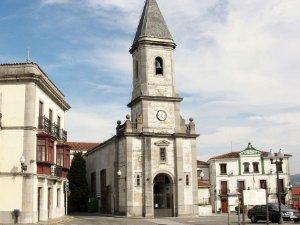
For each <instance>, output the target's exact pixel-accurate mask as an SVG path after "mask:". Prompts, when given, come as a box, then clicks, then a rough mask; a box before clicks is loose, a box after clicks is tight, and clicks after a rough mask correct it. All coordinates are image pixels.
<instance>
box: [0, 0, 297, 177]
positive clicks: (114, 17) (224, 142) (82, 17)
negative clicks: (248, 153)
mask: <svg viewBox="0 0 300 225" xmlns="http://www.w3.org/2000/svg"><path fill="white" fill-rule="evenodd" d="M157 2H158V4H159V6H160V8H161V11H162V13H163V15H164V17H165V20H166V22H167V24H168V26H169V29H170V30H171V33H172V35H173V37H174V40H175V42H176V44H177V45H178V47H177V48H176V50H175V77H176V84H177V89H178V92H179V94H180V96H181V97H183V98H184V101H183V102H182V104H181V113H182V115H183V117H184V118H185V119H186V120H187V119H188V118H190V117H193V118H194V119H195V122H196V126H197V132H198V133H199V134H200V135H201V136H200V137H199V139H198V141H197V150H198V158H199V159H201V160H208V159H209V158H210V157H212V156H214V155H216V154H223V153H227V152H230V151H231V150H233V151H241V150H243V149H245V148H246V147H247V143H248V142H251V143H252V144H253V146H254V147H255V148H257V149H259V150H263V151H269V150H270V149H273V150H274V151H278V150H279V149H280V148H281V149H283V150H284V152H286V153H289V154H292V155H293V157H292V158H291V162H290V164H291V165H290V167H291V172H292V173H300V154H299V150H300V88H299V87H300V13H299V10H300V1H299V0H243V1H241V0H184V1H183V0H157ZM143 5H144V0H26V1H24V0H0V29H1V33H0V62H2V63H3V62H20V61H21V62H22V61H25V60H26V56H27V49H30V59H31V60H32V61H34V62H36V63H38V64H39V65H40V66H41V67H42V68H43V69H44V70H45V71H46V73H47V74H48V75H49V77H50V78H51V79H52V80H53V81H54V82H55V83H56V84H57V86H58V87H59V88H60V89H61V90H62V91H63V92H64V94H65V96H66V99H67V101H68V102H69V103H70V105H71V106H72V108H71V110H70V111H69V112H67V114H66V128H67V130H68V134H69V140H70V141H86V142H102V141H104V140H105V139H107V138H109V137H111V136H113V135H114V133H115V127H116V125H117V123H116V121H117V120H122V121H125V116H126V114H128V113H129V109H128V108H127V107H126V105H127V103H129V102H130V97H131V90H132V83H131V80H132V59H131V55H130V54H129V52H128V51H129V48H130V46H131V44H132V40H133V37H134V34H135V31H136V28H137V25H138V21H139V18H140V15H141V13H142V8H143ZM231 146H232V147H231Z"/></svg>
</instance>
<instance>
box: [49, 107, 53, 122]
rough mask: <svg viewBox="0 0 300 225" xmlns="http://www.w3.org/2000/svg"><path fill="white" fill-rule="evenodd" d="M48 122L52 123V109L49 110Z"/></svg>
mask: <svg viewBox="0 0 300 225" xmlns="http://www.w3.org/2000/svg"><path fill="white" fill-rule="evenodd" d="M49 120H50V123H52V122H53V111H52V109H49Z"/></svg>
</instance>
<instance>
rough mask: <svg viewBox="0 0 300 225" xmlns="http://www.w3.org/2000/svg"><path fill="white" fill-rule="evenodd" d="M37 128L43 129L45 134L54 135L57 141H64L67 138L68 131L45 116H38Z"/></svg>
mask: <svg viewBox="0 0 300 225" xmlns="http://www.w3.org/2000/svg"><path fill="white" fill-rule="evenodd" d="M38 129H39V130H43V131H44V132H46V133H47V134H49V135H51V136H53V137H55V138H56V139H57V140H59V141H63V142H66V141H67V139H68V133H67V131H65V130H64V129H60V126H59V125H57V124H55V123H52V121H51V120H49V119H48V118H47V117H45V116H43V117H39V125H38Z"/></svg>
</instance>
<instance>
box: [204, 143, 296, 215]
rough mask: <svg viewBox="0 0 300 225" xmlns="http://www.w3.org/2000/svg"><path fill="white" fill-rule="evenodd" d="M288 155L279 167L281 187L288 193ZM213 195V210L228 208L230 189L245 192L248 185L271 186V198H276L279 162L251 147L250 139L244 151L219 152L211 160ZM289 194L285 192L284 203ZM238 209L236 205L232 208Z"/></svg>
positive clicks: (223, 210) (252, 187)
mask: <svg viewBox="0 0 300 225" xmlns="http://www.w3.org/2000/svg"><path fill="white" fill-rule="evenodd" d="M290 157H291V155H287V154H286V155H285V156H284V159H283V164H282V166H280V167H279V171H280V182H279V183H280V187H279V189H280V191H281V192H282V193H288V191H287V189H286V187H287V186H288V185H289V183H290V168H289V158H290ZM208 162H209V164H210V183H211V185H212V188H211V198H212V203H213V210H214V211H221V212H227V211H228V199H227V194H228V193H236V192H240V193H241V192H242V190H245V189H259V188H265V189H268V191H269V193H270V196H269V202H277V195H276V190H277V183H276V166H275V165H272V164H271V162H270V159H269V158H268V152H264V151H260V150H257V149H255V148H253V147H252V145H251V143H249V144H248V147H247V148H246V149H245V150H243V151H241V152H230V153H227V154H224V155H220V156H216V157H214V158H212V159H210V160H209V161H208ZM288 199H289V196H288V194H287V195H283V197H282V203H287V200H288ZM230 210H231V211H234V210H235V206H232V207H231V208H230Z"/></svg>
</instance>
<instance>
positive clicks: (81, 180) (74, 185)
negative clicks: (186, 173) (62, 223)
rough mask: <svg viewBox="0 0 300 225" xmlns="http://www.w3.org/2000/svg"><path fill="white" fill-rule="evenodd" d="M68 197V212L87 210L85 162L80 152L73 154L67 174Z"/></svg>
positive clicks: (87, 196) (87, 195) (87, 189)
mask: <svg viewBox="0 0 300 225" xmlns="http://www.w3.org/2000/svg"><path fill="white" fill-rule="evenodd" d="M68 180H69V187H70V192H71V194H70V197H69V211H70V212H84V211H86V210H87V204H88V198H89V188H88V183H87V180H86V162H85V160H84V158H83V155H82V153H81V152H78V153H75V154H74V158H73V160H72V164H71V167H70V171H69V173H68Z"/></svg>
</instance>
